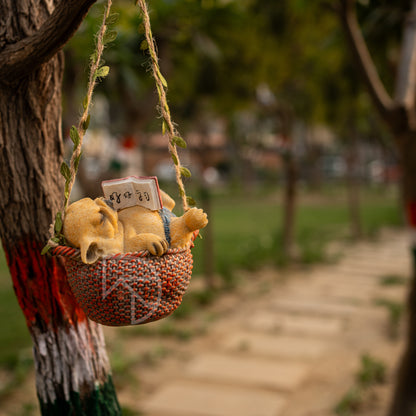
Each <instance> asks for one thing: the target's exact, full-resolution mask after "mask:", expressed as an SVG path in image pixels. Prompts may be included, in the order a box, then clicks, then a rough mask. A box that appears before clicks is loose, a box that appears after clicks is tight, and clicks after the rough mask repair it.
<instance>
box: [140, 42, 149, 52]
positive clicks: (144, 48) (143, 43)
mask: <svg viewBox="0 0 416 416" xmlns="http://www.w3.org/2000/svg"><path fill="white" fill-rule="evenodd" d="M148 48H149V44H148V43H147V40H143V41H142V43H141V44H140V50H141V51H145V50H146V49H148Z"/></svg>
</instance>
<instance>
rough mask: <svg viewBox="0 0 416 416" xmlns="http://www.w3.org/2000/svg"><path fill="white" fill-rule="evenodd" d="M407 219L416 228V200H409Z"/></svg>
mask: <svg viewBox="0 0 416 416" xmlns="http://www.w3.org/2000/svg"><path fill="white" fill-rule="evenodd" d="M407 219H408V221H409V225H410V226H411V227H413V228H416V201H415V202H409V203H408V204H407Z"/></svg>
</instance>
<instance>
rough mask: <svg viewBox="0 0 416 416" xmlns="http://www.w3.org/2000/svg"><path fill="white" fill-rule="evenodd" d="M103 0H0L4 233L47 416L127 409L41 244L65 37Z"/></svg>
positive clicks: (57, 191)
mask: <svg viewBox="0 0 416 416" xmlns="http://www.w3.org/2000/svg"><path fill="white" fill-rule="evenodd" d="M94 2H95V0H81V1H80V0H67V1H58V0H55V1H48V2H38V1H34V0H18V1H14V0H0V27H1V30H0V174H1V177H2V181H1V183H0V195H1V198H0V237H1V240H2V244H3V248H4V251H5V253H6V257H7V261H8V265H9V268H10V273H11V276H12V280H13V286H14V289H15V292H16V295H17V298H18V301H19V304H20V306H21V308H22V310H23V313H24V315H25V318H26V322H27V326H28V328H29V332H30V334H31V336H32V340H33V346H34V348H33V350H34V357H35V366H36V387H37V394H38V397H39V402H40V407H41V411H42V414H44V415H74V414H77V415H91V414H102V415H117V414H120V409H119V405H118V402H117V399H116V396H115V392H114V387H113V383H112V380H111V375H110V366H109V361H108V358H107V354H106V351H105V346H104V339H103V335H102V332H101V329H100V328H99V327H98V325H96V324H94V323H92V322H90V321H88V319H87V318H86V316H85V315H84V313H83V312H82V311H81V310H80V308H79V307H78V305H77V304H76V302H75V300H74V299H73V297H72V294H71V291H70V289H69V287H68V285H67V281H66V274H65V270H64V268H63V266H62V263H61V262H60V261H59V260H58V259H56V258H52V257H47V256H41V254H40V252H41V250H42V247H43V246H44V245H45V242H46V241H47V240H48V238H49V224H50V223H51V222H52V219H53V218H54V216H55V214H56V212H57V210H58V208H59V207H60V205H61V204H62V189H63V183H62V181H61V177H60V175H59V166H60V164H61V162H62V150H63V147H62V133H61V115H62V112H61V89H62V75H63V70H64V61H63V54H62V52H61V51H60V50H61V48H62V46H63V45H64V44H65V42H67V40H68V39H69V38H70V37H71V36H72V35H73V33H74V32H75V30H76V29H77V27H78V25H79V24H80V23H81V21H82V19H83V18H84V16H85V15H86V13H87V11H88V9H89V8H90V6H91V5H92V4H93V3H94Z"/></svg>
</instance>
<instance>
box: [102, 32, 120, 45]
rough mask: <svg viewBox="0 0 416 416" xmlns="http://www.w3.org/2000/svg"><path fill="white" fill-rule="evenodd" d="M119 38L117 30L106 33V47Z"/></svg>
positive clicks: (104, 38)
mask: <svg viewBox="0 0 416 416" xmlns="http://www.w3.org/2000/svg"><path fill="white" fill-rule="evenodd" d="M116 37H117V31H116V30H107V31H106V32H105V33H104V37H103V43H104V45H107V44H108V43H111V42H114V41H115V40H116Z"/></svg>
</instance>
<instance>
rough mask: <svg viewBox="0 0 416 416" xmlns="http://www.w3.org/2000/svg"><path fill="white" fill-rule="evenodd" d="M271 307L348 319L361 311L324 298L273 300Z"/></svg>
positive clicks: (352, 306) (352, 305)
mask: <svg viewBox="0 0 416 416" xmlns="http://www.w3.org/2000/svg"><path fill="white" fill-rule="evenodd" d="M272 307H273V308H276V309H279V310H284V311H285V312H292V313H301V314H311V315H329V316H338V317H348V316H350V315H351V314H355V313H359V312H360V310H361V308H360V307H358V305H356V304H347V303H340V302H336V301H330V300H328V299H327V298H324V297H322V298H312V297H310V296H305V297H303V298H302V297H300V296H296V297H295V296H293V297H290V298H286V299H275V300H274V301H273V302H272Z"/></svg>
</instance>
